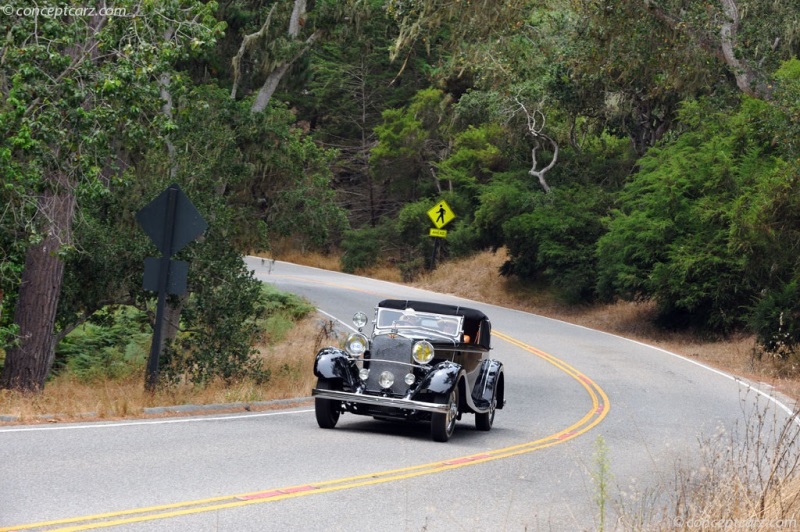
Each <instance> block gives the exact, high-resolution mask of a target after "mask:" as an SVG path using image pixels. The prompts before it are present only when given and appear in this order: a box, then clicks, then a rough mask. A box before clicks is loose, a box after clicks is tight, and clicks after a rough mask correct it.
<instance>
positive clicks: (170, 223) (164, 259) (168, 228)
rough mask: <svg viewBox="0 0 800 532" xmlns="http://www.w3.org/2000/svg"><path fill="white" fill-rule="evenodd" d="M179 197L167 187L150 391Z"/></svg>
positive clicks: (148, 378)
mask: <svg viewBox="0 0 800 532" xmlns="http://www.w3.org/2000/svg"><path fill="white" fill-rule="evenodd" d="M177 199H178V189H177V187H176V186H175V185H171V186H170V187H169V188H168V189H167V222H166V224H165V225H164V249H163V250H162V255H161V266H160V268H159V272H158V304H157V305H156V322H155V327H154V329H153V342H152V343H151V344H150V356H149V358H148V359H147V375H146V380H145V390H147V391H148V392H150V393H154V392H155V391H156V384H157V382H158V359H159V357H160V356H161V351H162V349H163V348H164V345H163V344H164V340H163V338H162V336H163V330H164V308H165V307H166V304H167V283H168V282H169V267H170V257H171V256H172V237H173V235H174V233H175V230H174V229H175V206H176V204H177Z"/></svg>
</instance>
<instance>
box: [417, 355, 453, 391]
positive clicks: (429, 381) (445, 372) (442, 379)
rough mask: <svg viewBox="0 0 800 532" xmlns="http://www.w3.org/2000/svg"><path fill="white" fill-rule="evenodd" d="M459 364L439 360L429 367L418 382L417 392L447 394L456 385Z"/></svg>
mask: <svg viewBox="0 0 800 532" xmlns="http://www.w3.org/2000/svg"><path fill="white" fill-rule="evenodd" d="M460 373H461V364H456V363H455V362H450V361H444V362H440V363H439V364H437V365H436V366H434V367H433V369H431V371H430V372H429V373H428V375H427V376H426V377H425V379H424V380H423V381H422V382H421V383H420V386H419V388H418V393H432V394H437V395H441V394H449V393H450V392H451V391H452V390H453V388H455V387H456V386H457V385H458V379H459V374H460Z"/></svg>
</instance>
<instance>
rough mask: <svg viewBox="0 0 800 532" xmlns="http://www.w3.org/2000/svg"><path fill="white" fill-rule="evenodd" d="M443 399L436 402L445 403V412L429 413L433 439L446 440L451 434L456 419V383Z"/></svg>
mask: <svg viewBox="0 0 800 532" xmlns="http://www.w3.org/2000/svg"><path fill="white" fill-rule="evenodd" d="M444 399H446V400H445V401H437V402H441V403H444V404H447V412H446V413H444V414H438V413H437V414H431V436H432V437H433V440H434V441H441V442H446V441H448V440H449V439H450V436H452V435H453V431H454V430H455V428H456V419H458V385H456V386H455V387H454V388H453V391H452V392H450V395H448V396H446V397H445V398H444Z"/></svg>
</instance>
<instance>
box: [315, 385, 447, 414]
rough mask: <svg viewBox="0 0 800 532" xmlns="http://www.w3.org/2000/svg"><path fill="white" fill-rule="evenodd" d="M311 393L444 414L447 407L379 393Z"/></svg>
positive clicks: (322, 391)
mask: <svg viewBox="0 0 800 532" xmlns="http://www.w3.org/2000/svg"><path fill="white" fill-rule="evenodd" d="M311 395H312V396H314V397H319V398H321V399H333V400H334V401H345V402H348V403H361V404H367V405H374V406H386V407H391V408H403V409H406V410H418V411H421V412H433V413H439V414H446V413H447V412H448V411H449V407H448V406H447V405H446V404H439V403H426V402H424V401H414V400H413V399H402V398H399V397H383V396H379V395H366V394H363V393H353V392H340V391H337V390H318V389H316V388H315V389H313V390H311Z"/></svg>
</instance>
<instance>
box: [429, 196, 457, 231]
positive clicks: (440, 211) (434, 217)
mask: <svg viewBox="0 0 800 532" xmlns="http://www.w3.org/2000/svg"><path fill="white" fill-rule="evenodd" d="M428 216H430V219H431V221H432V222H433V225H435V226H436V228H437V229H441V228H442V227H444V226H445V225H447V224H449V223H450V222H452V221H453V218H455V217H456V215H455V214H454V213H453V210H452V209H451V208H450V205H448V204H447V202H446V201H444V200H441V201H439V202H438V203H436V205H434V207H433V208H432V209H431V210H429V211H428Z"/></svg>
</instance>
